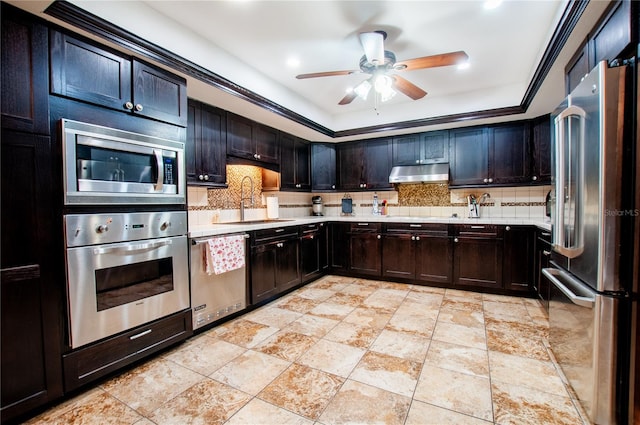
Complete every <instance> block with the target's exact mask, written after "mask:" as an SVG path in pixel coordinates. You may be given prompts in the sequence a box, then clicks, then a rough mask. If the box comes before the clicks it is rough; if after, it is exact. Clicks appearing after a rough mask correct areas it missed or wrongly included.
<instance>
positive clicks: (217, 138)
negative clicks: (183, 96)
mask: <svg viewBox="0 0 640 425" xmlns="http://www.w3.org/2000/svg"><path fill="white" fill-rule="evenodd" d="M188 111H189V113H188V122H187V142H186V144H185V157H186V160H185V162H186V172H187V182H188V183H189V184H197V185H206V186H224V185H226V180H227V169H226V153H227V144H226V120H225V117H224V111H223V110H221V109H218V108H214V107H212V106H209V105H205V104H203V103H200V102H197V101H195V100H191V99H189V103H188Z"/></svg>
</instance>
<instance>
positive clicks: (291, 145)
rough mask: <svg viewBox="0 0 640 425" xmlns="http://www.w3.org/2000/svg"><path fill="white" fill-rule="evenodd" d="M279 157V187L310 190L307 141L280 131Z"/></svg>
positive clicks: (303, 190)
mask: <svg viewBox="0 0 640 425" xmlns="http://www.w3.org/2000/svg"><path fill="white" fill-rule="evenodd" d="M280 158H281V161H280V189H282V190H292V191H302V192H308V191H310V190H311V173H310V170H309V162H310V158H309V143H308V142H307V141H306V140H302V139H300V138H299V137H295V136H292V135H290V134H287V133H283V132H280Z"/></svg>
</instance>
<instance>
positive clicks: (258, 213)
mask: <svg viewBox="0 0 640 425" xmlns="http://www.w3.org/2000/svg"><path fill="white" fill-rule="evenodd" d="M247 175H248V176H250V177H251V178H252V180H253V182H254V201H255V203H254V206H253V208H249V207H247V209H246V210H245V215H246V217H247V219H261V218H265V217H266V204H267V202H266V198H267V197H268V196H269V197H271V196H275V197H277V198H278V204H279V216H280V217H281V218H294V217H302V216H310V215H312V209H311V197H312V196H314V195H319V196H321V197H322V200H323V203H324V215H325V216H329V217H331V216H339V215H340V213H341V203H342V198H343V197H344V196H349V197H351V198H352V200H353V206H354V208H353V210H354V213H355V215H356V216H358V215H361V216H366V215H370V214H371V212H372V202H373V195H374V192H352V193H345V192H338V193H299V192H262V175H261V170H260V168H258V167H253V166H244V165H242V166H240V165H230V166H227V183H228V188H226V189H207V188H203V187H198V186H189V187H188V191H187V196H188V205H189V221H190V223H191V224H194V225H206V224H210V223H212V222H216V221H220V222H225V221H235V220H238V219H239V217H240V214H239V205H240V183H241V182H242V179H243V177H244V176H247ZM248 189H249V184H248V183H247V182H245V191H248ZM549 190H551V186H521V187H500V188H495V187H494V188H477V189H450V188H449V187H448V185H446V184H442V183H425V184H406V185H405V184H401V185H398V186H397V190H388V191H378V192H375V193H377V195H378V200H379V201H380V202H382V201H383V200H386V201H387V205H388V208H387V210H388V215H392V216H393V215H395V216H423V217H451V216H452V215H453V214H457V215H458V217H463V218H464V217H467V216H468V210H467V195H469V194H473V195H475V196H476V197H478V198H479V197H480V196H481V195H482V194H484V193H487V194H488V196H487V197H486V199H485V201H484V202H483V203H482V204H481V205H480V215H481V217H487V218H510V217H515V218H534V219H535V218H543V217H544V214H545V198H546V195H547V192H548V191H549Z"/></svg>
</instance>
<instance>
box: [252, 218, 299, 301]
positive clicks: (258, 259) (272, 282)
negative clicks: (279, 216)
mask: <svg viewBox="0 0 640 425" xmlns="http://www.w3.org/2000/svg"><path fill="white" fill-rule="evenodd" d="M300 282H301V280H300V239H299V236H298V226H291V227H281V228H275V229H265V230H256V231H254V232H252V235H251V303H252V304H258V303H260V302H262V301H265V300H268V299H271V298H272V297H274V296H276V295H278V294H280V293H282V292H284V291H286V290H287V289H290V288H292V287H294V286H296V285H298V284H299V283H300Z"/></svg>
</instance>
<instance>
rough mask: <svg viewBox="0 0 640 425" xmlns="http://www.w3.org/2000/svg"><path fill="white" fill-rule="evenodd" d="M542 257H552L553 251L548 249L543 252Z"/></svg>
mask: <svg viewBox="0 0 640 425" xmlns="http://www.w3.org/2000/svg"><path fill="white" fill-rule="evenodd" d="M542 255H544V256H545V257H548V256H549V255H551V251H547V250H546V249H545V250H543V251H542Z"/></svg>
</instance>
